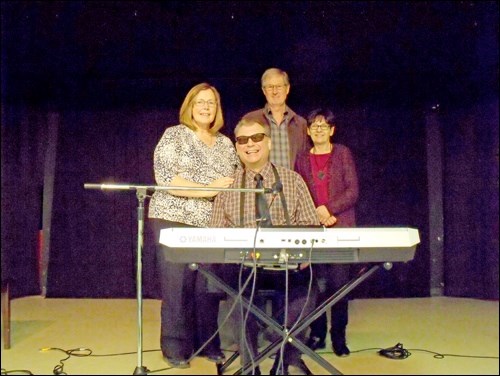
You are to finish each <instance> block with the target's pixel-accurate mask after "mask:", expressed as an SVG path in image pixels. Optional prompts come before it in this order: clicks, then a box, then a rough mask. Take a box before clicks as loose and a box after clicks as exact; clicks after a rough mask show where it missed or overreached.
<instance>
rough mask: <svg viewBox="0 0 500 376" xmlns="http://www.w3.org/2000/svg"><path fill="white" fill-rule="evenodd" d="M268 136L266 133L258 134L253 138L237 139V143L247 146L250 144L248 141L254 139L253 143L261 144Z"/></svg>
mask: <svg viewBox="0 0 500 376" xmlns="http://www.w3.org/2000/svg"><path fill="white" fill-rule="evenodd" d="M266 136H267V135H266V134H265V133H256V134H253V135H251V136H239V137H236V142H237V143H238V144H240V145H246V144H248V140H249V139H252V141H253V142H260V141H262V140H263V139H264V137H266Z"/></svg>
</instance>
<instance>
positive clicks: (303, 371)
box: [290, 358, 313, 375]
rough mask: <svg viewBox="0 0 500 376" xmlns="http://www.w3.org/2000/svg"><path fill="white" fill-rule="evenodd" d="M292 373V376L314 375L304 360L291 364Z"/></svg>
mask: <svg viewBox="0 0 500 376" xmlns="http://www.w3.org/2000/svg"><path fill="white" fill-rule="evenodd" d="M290 372H291V374H292V375H312V374H313V373H312V372H311V370H310V369H309V368H308V367H307V365H306V363H305V362H304V360H303V359H302V358H300V359H298V361H294V362H291V363H290Z"/></svg>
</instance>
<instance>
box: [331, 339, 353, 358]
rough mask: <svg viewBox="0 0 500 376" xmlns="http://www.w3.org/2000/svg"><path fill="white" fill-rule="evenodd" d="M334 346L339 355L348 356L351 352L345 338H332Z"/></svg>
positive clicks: (334, 350)
mask: <svg viewBox="0 0 500 376" xmlns="http://www.w3.org/2000/svg"><path fill="white" fill-rule="evenodd" d="M332 348H333V352H334V353H335V355H337V356H348V355H349V354H350V353H351V352H350V351H349V348H348V347H347V345H346V343H345V339H335V340H332Z"/></svg>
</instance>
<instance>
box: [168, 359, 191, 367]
mask: <svg viewBox="0 0 500 376" xmlns="http://www.w3.org/2000/svg"><path fill="white" fill-rule="evenodd" d="M163 359H165V361H166V362H167V363H168V365H169V366H170V367H173V368H189V367H190V365H189V362H188V361H187V360H186V359H176V358H168V357H166V356H164V357H163Z"/></svg>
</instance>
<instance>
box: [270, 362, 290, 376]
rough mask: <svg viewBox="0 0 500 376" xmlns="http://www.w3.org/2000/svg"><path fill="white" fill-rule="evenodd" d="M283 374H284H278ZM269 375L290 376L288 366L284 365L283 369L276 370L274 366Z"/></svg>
mask: <svg viewBox="0 0 500 376" xmlns="http://www.w3.org/2000/svg"><path fill="white" fill-rule="evenodd" d="M278 371H279V372H283V373H276V372H278ZM269 374H270V375H288V374H289V373H288V365H286V364H285V365H283V368H281V367H280V369H279V370H278V369H276V367H275V366H273V368H271V370H270V371H269Z"/></svg>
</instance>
